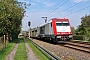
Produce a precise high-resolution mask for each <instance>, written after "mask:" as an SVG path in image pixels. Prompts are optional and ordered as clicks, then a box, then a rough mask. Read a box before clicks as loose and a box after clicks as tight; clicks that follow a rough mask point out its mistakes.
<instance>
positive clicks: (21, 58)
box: [14, 38, 27, 60]
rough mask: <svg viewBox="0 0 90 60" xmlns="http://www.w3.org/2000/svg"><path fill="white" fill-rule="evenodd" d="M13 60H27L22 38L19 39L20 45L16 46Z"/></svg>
mask: <svg viewBox="0 0 90 60" xmlns="http://www.w3.org/2000/svg"><path fill="white" fill-rule="evenodd" d="M14 60H27V53H26V48H25V44H24V39H23V38H20V43H19V45H18V49H17V52H16V54H15V56H14Z"/></svg>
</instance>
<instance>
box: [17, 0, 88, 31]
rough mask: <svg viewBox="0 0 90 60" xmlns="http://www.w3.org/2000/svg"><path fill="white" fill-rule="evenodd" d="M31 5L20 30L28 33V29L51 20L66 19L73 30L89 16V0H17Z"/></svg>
mask: <svg viewBox="0 0 90 60" xmlns="http://www.w3.org/2000/svg"><path fill="white" fill-rule="evenodd" d="M18 1H20V2H26V3H27V4H29V3H30V4H31V5H30V6H29V7H28V8H27V9H26V13H25V16H24V17H23V20H22V30H23V31H28V30H29V26H28V22H29V21H30V22H31V25H30V27H31V28H35V27H37V26H40V25H42V24H44V23H45V20H44V19H43V18H42V17H47V21H49V20H50V19H52V18H68V19H69V20H70V24H71V26H72V27H74V28H75V29H76V28H77V27H78V25H80V24H81V18H82V17H83V16H85V15H86V14H87V15H89V14H90V0H18Z"/></svg>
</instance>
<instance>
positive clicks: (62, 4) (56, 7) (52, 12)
mask: <svg viewBox="0 0 90 60" xmlns="http://www.w3.org/2000/svg"><path fill="white" fill-rule="evenodd" d="M68 1H69V0H66V1H65V2H64V3H62V4H61V5H59V6H58V7H56V8H55V9H54V10H52V11H51V12H50V13H48V15H50V14H51V13H53V12H54V11H55V10H57V9H58V8H60V7H61V6H63V5H64V4H65V3H67V2H68Z"/></svg>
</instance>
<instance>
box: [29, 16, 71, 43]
mask: <svg viewBox="0 0 90 60" xmlns="http://www.w3.org/2000/svg"><path fill="white" fill-rule="evenodd" d="M30 37H33V38H43V39H45V40H49V41H51V42H54V43H56V42H58V41H62V40H63V41H66V40H71V39H72V28H71V26H70V22H69V19H67V18H53V19H52V20H50V21H48V22H46V23H45V24H43V25H41V26H38V27H36V28H33V29H31V30H30Z"/></svg>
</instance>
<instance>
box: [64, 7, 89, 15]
mask: <svg viewBox="0 0 90 60" xmlns="http://www.w3.org/2000/svg"><path fill="white" fill-rule="evenodd" d="M89 7H90V6H86V7H84V8H82V9H79V10H77V11H74V12H72V13H70V14H67V15H65V16H63V17H66V16H70V15H72V14H74V13H77V12H79V11H82V10H84V9H87V8H89Z"/></svg>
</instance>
